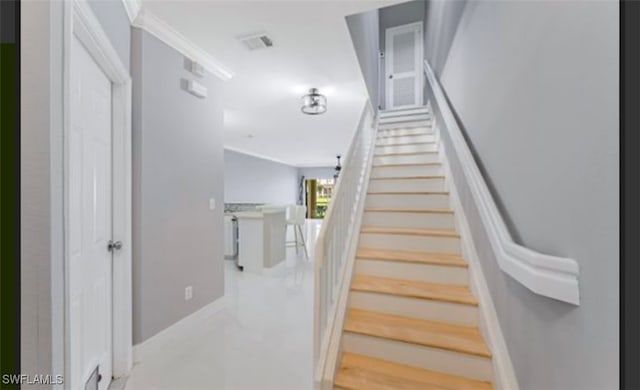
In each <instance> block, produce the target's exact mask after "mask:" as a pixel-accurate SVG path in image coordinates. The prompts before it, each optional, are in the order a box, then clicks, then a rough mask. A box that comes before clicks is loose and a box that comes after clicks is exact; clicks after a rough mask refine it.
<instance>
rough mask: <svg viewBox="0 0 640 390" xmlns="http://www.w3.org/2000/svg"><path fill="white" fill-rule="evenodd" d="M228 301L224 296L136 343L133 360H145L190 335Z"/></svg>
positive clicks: (136, 361) (137, 361) (138, 361)
mask: <svg viewBox="0 0 640 390" xmlns="http://www.w3.org/2000/svg"><path fill="white" fill-rule="evenodd" d="M226 303H227V297H226V296H222V297H220V298H218V299H216V300H215V301H213V302H211V303H209V304H207V305H206V306H204V307H203V308H202V309H200V310H198V311H195V312H193V313H191V314H189V315H188V316H186V317H184V318H182V319H181V320H180V321H178V322H176V323H175V324H173V325H171V326H169V327H168V328H166V329H164V330H161V331H160V332H158V333H156V334H155V335H153V336H151V337H149V338H148V339H146V340H145V341H143V342H141V343H140V344H136V345H134V346H133V361H134V362H135V363H140V362H144V361H145V360H148V359H149V358H151V357H153V356H157V354H158V353H162V350H163V348H164V347H166V346H167V345H168V344H170V343H171V342H173V341H176V340H180V339H181V338H185V337H188V336H189V335H190V334H192V333H193V331H194V330H196V329H200V328H202V326H203V323H204V321H206V320H207V319H208V318H209V317H211V316H212V315H214V314H215V313H217V312H219V311H220V310H222V309H224V308H225V306H226Z"/></svg>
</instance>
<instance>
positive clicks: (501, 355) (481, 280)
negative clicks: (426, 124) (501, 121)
mask: <svg viewBox="0 0 640 390" xmlns="http://www.w3.org/2000/svg"><path fill="white" fill-rule="evenodd" d="M428 106H429V108H431V107H430V104H428ZM434 122H435V119H434ZM433 126H435V132H436V134H437V135H439V134H440V130H439V128H438V127H437V125H436V123H433ZM438 150H439V156H440V162H441V163H442V170H443V173H444V176H445V177H446V178H447V180H446V188H447V189H448V191H449V200H450V202H451V206H452V209H453V210H455V214H454V218H455V224H456V228H457V229H458V231H459V232H460V239H461V250H462V256H463V257H464V258H465V259H466V260H467V262H468V264H469V268H468V272H469V287H470V288H471V291H472V292H473V293H474V294H475V296H476V298H477V299H478V301H479V305H478V314H479V322H478V327H479V328H480V332H481V333H482V336H483V337H484V339H485V341H486V342H487V343H488V344H489V349H490V350H491V352H492V355H493V356H492V362H493V381H492V382H493V383H494V384H495V386H496V389H499V390H519V389H520V386H519V385H518V380H517V378H516V375H515V370H514V368H513V364H512V362H511V357H510V355H509V350H508V349H507V344H506V341H505V339H504V335H503V333H502V329H501V327H500V323H499V321H498V314H497V312H496V309H495V306H494V304H493V299H492V298H491V294H490V292H489V287H488V286H487V282H486V279H485V277H484V273H483V271H482V266H481V264H480V258H479V255H478V251H477V250H476V247H475V245H474V243H473V238H472V237H473V236H472V235H471V229H470V228H469V223H468V221H467V217H466V215H465V213H464V208H463V207H462V203H461V202H460V198H459V196H458V192H457V190H456V186H455V183H454V181H453V179H452V178H453V176H452V172H451V169H450V167H449V163H448V160H447V152H446V147H445V145H444V143H443V142H442V141H441V139H440V137H438Z"/></svg>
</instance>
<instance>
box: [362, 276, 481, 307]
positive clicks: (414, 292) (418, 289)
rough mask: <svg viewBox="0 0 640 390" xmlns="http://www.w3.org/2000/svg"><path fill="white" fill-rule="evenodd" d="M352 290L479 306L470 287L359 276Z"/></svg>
mask: <svg viewBox="0 0 640 390" xmlns="http://www.w3.org/2000/svg"><path fill="white" fill-rule="evenodd" d="M351 290H353V291H361V292H372V293H379V294H389V295H398V296H402V297H410V298H419V299H429V300H433V301H442V302H450V303H459V304H462V305H470V306H478V301H477V300H476V298H475V297H474V296H473V294H472V293H471V291H470V290H469V288H468V287H466V286H458V285H452V284H437V283H425V282H419V281H415V280H404V279H390V278H384V277H380V276H371V275H361V274H358V275H355V276H354V277H353V282H352V284H351Z"/></svg>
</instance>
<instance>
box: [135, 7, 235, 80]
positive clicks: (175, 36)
mask: <svg viewBox="0 0 640 390" xmlns="http://www.w3.org/2000/svg"><path fill="white" fill-rule="evenodd" d="M131 24H132V25H133V26H135V27H139V28H141V29H143V30H145V31H147V32H148V33H150V34H152V35H153V36H155V37H156V38H158V39H160V40H161V41H162V42H164V43H166V44H167V45H169V46H171V47H172V48H174V49H175V50H177V51H178V52H180V53H181V54H182V55H184V56H186V57H188V58H189V59H191V60H193V61H196V62H198V63H199V64H201V65H202V66H203V67H204V68H205V69H206V70H207V71H209V72H211V73H212V74H214V75H215V76H217V77H219V78H220V79H222V80H229V79H230V78H232V77H233V76H234V73H233V71H231V69H229V68H227V67H226V66H224V65H223V64H222V63H221V62H220V61H218V60H217V59H215V58H214V57H213V56H211V55H210V54H209V53H207V52H206V51H205V50H203V49H202V48H201V47H200V46H198V45H196V44H195V43H193V42H192V41H190V40H189V39H187V38H186V37H185V36H184V35H182V34H181V33H179V32H178V31H176V30H175V29H174V28H173V27H171V26H169V25H168V24H167V23H166V22H164V21H163V20H161V19H160V18H158V17H157V16H156V15H154V14H153V13H151V12H150V11H149V10H147V9H145V8H141V9H140V10H139V12H138V14H137V16H136V18H135V19H134V21H133V22H132V23H131Z"/></svg>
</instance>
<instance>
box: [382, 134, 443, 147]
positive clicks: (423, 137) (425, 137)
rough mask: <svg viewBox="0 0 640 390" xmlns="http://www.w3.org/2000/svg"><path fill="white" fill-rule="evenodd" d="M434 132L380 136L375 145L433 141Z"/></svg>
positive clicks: (434, 138)
mask: <svg viewBox="0 0 640 390" xmlns="http://www.w3.org/2000/svg"><path fill="white" fill-rule="evenodd" d="M435 141H436V135H435V134H420V135H403V136H401V137H380V138H378V139H377V140H376V145H377V146H380V145H393V144H407V143H410V142H435Z"/></svg>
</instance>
